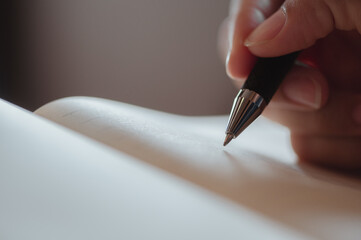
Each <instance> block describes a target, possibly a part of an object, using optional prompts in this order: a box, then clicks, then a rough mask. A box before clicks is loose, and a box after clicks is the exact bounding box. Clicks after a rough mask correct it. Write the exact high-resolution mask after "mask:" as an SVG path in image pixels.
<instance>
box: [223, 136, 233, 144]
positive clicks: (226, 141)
mask: <svg viewBox="0 0 361 240" xmlns="http://www.w3.org/2000/svg"><path fill="white" fill-rule="evenodd" d="M233 138H234V135H233V134H227V135H226V138H225V139H224V143H223V146H226V145H227V144H228V143H229V142H230V141H232V139H233Z"/></svg>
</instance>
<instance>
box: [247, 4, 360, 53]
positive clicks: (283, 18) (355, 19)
mask: <svg viewBox="0 0 361 240" xmlns="http://www.w3.org/2000/svg"><path fill="white" fill-rule="evenodd" d="M360 12H361V1H353V0H345V1H333V0H312V1H307V0H286V1H285V3H284V4H283V6H282V7H281V8H280V9H279V10H278V11H277V12H275V13H274V14H273V15H272V16H271V17H269V18H268V19H267V20H266V21H264V22H263V23H262V24H261V25H259V26H258V27H257V28H256V29H255V30H254V31H253V32H252V33H251V34H250V35H249V36H248V38H247V40H246V41H245V43H244V45H245V46H247V47H248V48H249V50H250V51H251V52H252V53H253V54H255V55H258V56H262V57H272V56H279V55H284V54H287V53H290V52H294V51H298V50H302V49H305V48H308V47H310V46H312V45H313V44H314V43H315V41H316V40H318V39H320V38H323V37H325V36H327V35H328V34H329V33H331V32H332V31H333V30H334V29H339V30H354V29H358V30H359V32H360V30H361V14H360Z"/></svg>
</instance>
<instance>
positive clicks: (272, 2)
mask: <svg viewBox="0 0 361 240" xmlns="http://www.w3.org/2000/svg"><path fill="white" fill-rule="evenodd" d="M282 2H283V1H282V0H263V1H254V0H243V1H242V0H234V1H232V2H231V7H230V16H229V27H228V29H229V31H228V33H229V34H228V35H227V37H228V41H229V42H228V46H229V48H228V52H227V60H226V71H227V74H228V75H229V76H230V77H231V78H233V79H240V78H244V77H246V76H247V75H248V74H249V72H250V70H251V68H252V67H253V65H254V62H255V57H254V56H253V55H252V54H251V53H250V52H249V50H248V49H247V47H245V46H244V40H245V39H246V37H247V36H248V35H249V34H250V33H251V31H252V30H253V29H255V28H256V27H257V26H258V25H259V24H260V23H261V22H263V21H264V20H265V19H266V18H267V17H268V16H269V15H271V14H272V13H273V12H274V11H275V10H276V9H277V8H279V6H280V5H281V4H282Z"/></svg>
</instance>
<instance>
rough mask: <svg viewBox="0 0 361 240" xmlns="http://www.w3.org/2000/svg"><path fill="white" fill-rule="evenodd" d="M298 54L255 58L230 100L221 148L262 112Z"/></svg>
mask: <svg viewBox="0 0 361 240" xmlns="http://www.w3.org/2000/svg"><path fill="white" fill-rule="evenodd" d="M298 54H299V52H294V53H290V54H287V55H284V56H280V57H272V58H258V60H257V62H256V64H255V66H254V68H253V69H252V71H251V73H250V74H249V76H248V78H247V80H246V82H245V83H244V84H243V86H242V88H241V90H240V91H239V93H238V94H237V96H236V98H235V99H234V102H233V106H232V110H231V114H230V116H229V120H228V126H227V130H226V138H225V140H224V143H223V146H226V145H227V144H228V143H229V142H230V141H231V140H232V139H234V138H236V137H238V135H239V134H241V132H242V131H243V130H244V129H246V128H247V127H248V126H249V125H250V124H251V123H252V122H253V121H254V120H255V119H256V118H257V117H258V116H259V115H260V114H261V113H262V112H263V110H264V109H265V107H266V106H267V104H268V103H269V102H270V100H271V98H272V97H273V95H274V94H275V92H276V91H277V89H278V87H279V86H280V84H281V82H282V80H283V78H284V77H285V76H286V74H287V72H288V71H289V70H290V69H291V67H292V65H293V63H294V61H295V59H296V58H297V56H298Z"/></svg>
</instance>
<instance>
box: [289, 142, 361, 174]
mask: <svg viewBox="0 0 361 240" xmlns="http://www.w3.org/2000/svg"><path fill="white" fill-rule="evenodd" d="M292 145H293V148H294V150H295V152H296V153H297V154H298V156H299V158H300V160H301V161H307V162H312V163H316V164H319V165H323V166H327V167H333V168H337V169H346V170H349V169H353V170H355V169H361V159H360V156H361V148H360V146H361V136H355V137H329V136H327V137H326V136H321V137H318V136H313V135H310V136H309V135H292Z"/></svg>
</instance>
